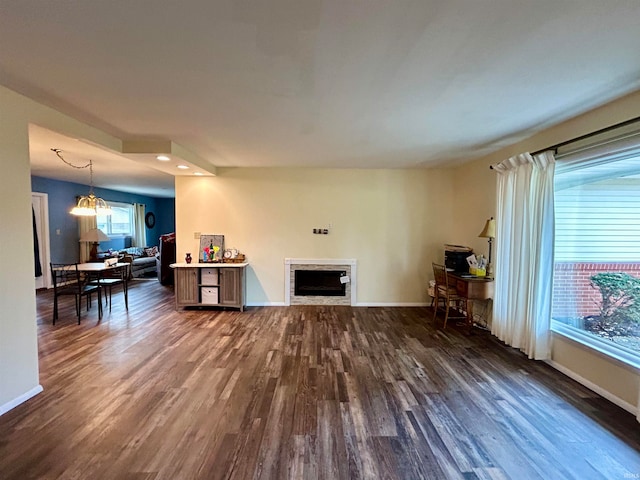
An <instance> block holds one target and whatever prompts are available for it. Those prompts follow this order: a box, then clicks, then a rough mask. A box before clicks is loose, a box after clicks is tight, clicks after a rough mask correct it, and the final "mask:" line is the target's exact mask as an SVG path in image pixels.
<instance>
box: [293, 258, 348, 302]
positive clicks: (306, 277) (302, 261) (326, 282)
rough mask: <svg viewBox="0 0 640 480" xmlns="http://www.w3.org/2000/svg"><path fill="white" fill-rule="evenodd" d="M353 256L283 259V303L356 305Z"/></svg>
mask: <svg viewBox="0 0 640 480" xmlns="http://www.w3.org/2000/svg"><path fill="white" fill-rule="evenodd" d="M356 277H357V276H356V260H355V259H354V258H285V259H284V303H285V305H356Z"/></svg>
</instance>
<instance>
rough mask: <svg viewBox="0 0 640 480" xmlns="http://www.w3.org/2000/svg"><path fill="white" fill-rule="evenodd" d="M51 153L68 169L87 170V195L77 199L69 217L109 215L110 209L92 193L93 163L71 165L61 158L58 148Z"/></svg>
mask: <svg viewBox="0 0 640 480" xmlns="http://www.w3.org/2000/svg"><path fill="white" fill-rule="evenodd" d="M51 151H52V152H54V153H55V154H56V155H57V156H58V158H59V159H60V160H62V161H63V162H64V163H66V164H67V165H69V166H70V167H73V168H77V169H82V168H88V169H89V195H86V196H84V195H83V196H81V197H80V198H78V203H77V205H76V206H75V207H73V208H72V209H71V211H70V212H69V213H71V215H77V216H81V217H95V216H96V215H111V207H109V205H107V202H105V201H104V200H103V199H102V198H100V197H96V196H95V195H94V193H93V161H92V160H89V163H87V164H86V165H81V166H78V165H74V164H72V163H69V162H67V161H66V160H65V159H64V157H63V156H62V150H60V149H59V148H52V149H51Z"/></svg>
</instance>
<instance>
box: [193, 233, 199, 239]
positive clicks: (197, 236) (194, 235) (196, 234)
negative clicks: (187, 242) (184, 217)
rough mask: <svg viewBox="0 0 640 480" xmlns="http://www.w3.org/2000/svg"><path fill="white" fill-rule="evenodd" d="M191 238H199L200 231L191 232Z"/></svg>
mask: <svg viewBox="0 0 640 480" xmlns="http://www.w3.org/2000/svg"><path fill="white" fill-rule="evenodd" d="M193 239H194V240H200V232H193Z"/></svg>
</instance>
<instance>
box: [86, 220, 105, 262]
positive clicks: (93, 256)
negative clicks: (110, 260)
mask: <svg viewBox="0 0 640 480" xmlns="http://www.w3.org/2000/svg"><path fill="white" fill-rule="evenodd" d="M109 240H110V238H109V237H108V236H107V234H106V233H104V232H103V231H102V230H100V229H99V228H92V229H91V230H87V231H86V232H84V233H83V234H82V235H80V241H81V242H87V243H92V245H91V251H90V252H89V260H90V261H92V262H95V261H96V260H97V259H98V244H99V243H100V242H108V241H109Z"/></svg>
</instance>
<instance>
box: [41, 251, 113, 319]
mask: <svg viewBox="0 0 640 480" xmlns="http://www.w3.org/2000/svg"><path fill="white" fill-rule="evenodd" d="M49 266H50V268H51V278H52V279H53V324H54V325H55V324H56V320H57V318H58V297H60V296H62V295H73V296H74V297H75V301H76V315H78V325H80V303H81V300H82V297H86V298H87V311H88V310H89V309H90V308H91V295H92V294H94V293H97V294H98V317H99V318H102V298H101V294H100V288H99V287H98V286H97V285H90V284H88V282H87V279H86V278H84V277H83V276H82V275H80V271H79V270H78V264H77V263H50V264H49Z"/></svg>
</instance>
